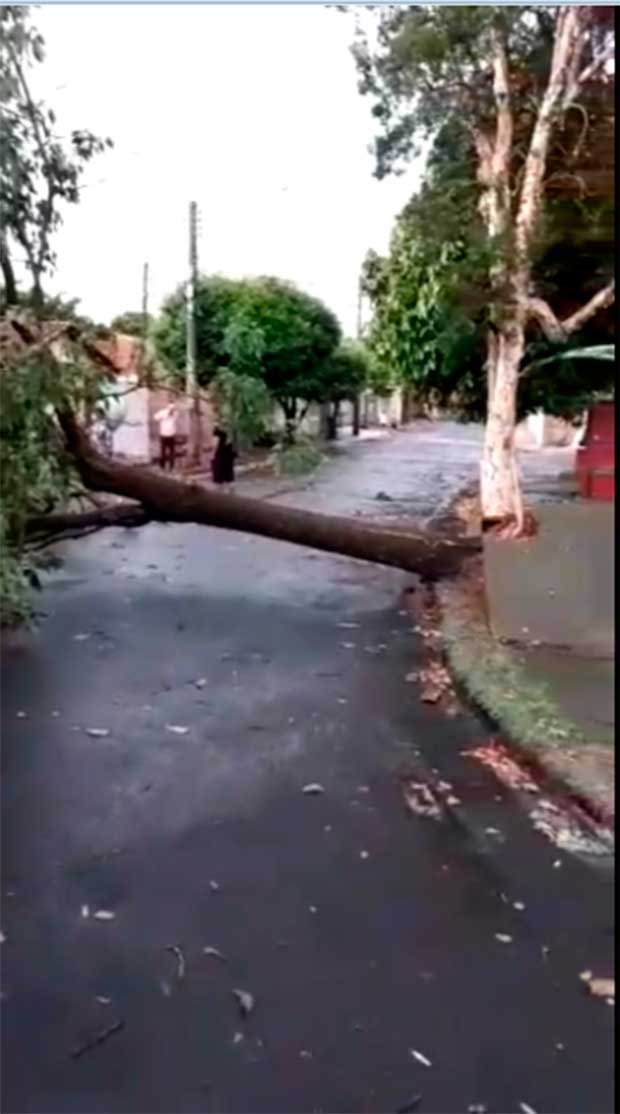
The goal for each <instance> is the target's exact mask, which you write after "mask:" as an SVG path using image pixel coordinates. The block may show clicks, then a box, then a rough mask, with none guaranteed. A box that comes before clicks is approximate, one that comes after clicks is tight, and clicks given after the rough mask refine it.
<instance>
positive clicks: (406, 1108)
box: [396, 1095, 422, 1114]
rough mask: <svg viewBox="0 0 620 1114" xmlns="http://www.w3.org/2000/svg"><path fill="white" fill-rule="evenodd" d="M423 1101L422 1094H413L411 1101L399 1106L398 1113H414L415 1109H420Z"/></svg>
mask: <svg viewBox="0 0 620 1114" xmlns="http://www.w3.org/2000/svg"><path fill="white" fill-rule="evenodd" d="M421 1102H422V1095H413V1097H412V1098H410V1099H409V1102H405V1103H404V1104H403V1105H402V1106H399V1108H398V1110H397V1111H396V1114H414V1111H416V1110H417V1109H418V1107H419V1105H420V1103H421Z"/></svg>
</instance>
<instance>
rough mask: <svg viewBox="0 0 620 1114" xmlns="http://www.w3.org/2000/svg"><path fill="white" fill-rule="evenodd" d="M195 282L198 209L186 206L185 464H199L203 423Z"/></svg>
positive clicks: (196, 277) (193, 204) (191, 205)
mask: <svg viewBox="0 0 620 1114" xmlns="http://www.w3.org/2000/svg"><path fill="white" fill-rule="evenodd" d="M197 283H198V206H197V204H196V202H195V201H190V203H189V280H188V283H187V317H186V334H185V339H186V347H185V394H186V396H187V401H188V409H189V412H190V420H189V428H190V437H189V445H188V450H189V451H188V464H189V465H190V466H191V465H197V466H198V465H200V463H201V457H202V423H201V420H200V392H199V389H198V380H197V377H196V286H197Z"/></svg>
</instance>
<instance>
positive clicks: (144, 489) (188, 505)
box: [27, 412, 479, 580]
mask: <svg viewBox="0 0 620 1114" xmlns="http://www.w3.org/2000/svg"><path fill="white" fill-rule="evenodd" d="M58 420H59V422H60V425H61V427H62V430H63V432H64V435H65V438H66V442H67V448H68V450H69V452H70V453H71V455H72V456H73V458H74V460H75V464H76V467H77V469H78V471H79V473H80V476H81V478H82V481H83V483H84V484H85V486H86V487H87V488H89V489H90V490H91V491H102V492H108V493H109V494H112V495H120V496H123V497H124V498H126V499H130V500H133V501H134V503H136V504H139V507H135V506H133V507H132V506H124V507H113V508H103V509H102V510H100V511H88V512H86V513H85V514H82V515H74V516H71V515H60V516H55V517H56V527H57V530H58V532H59V533H60V534H63V533H64V534H65V536H66V534H67V531H71V529H72V528H74V529H75V528H77V529H79V528H80V525H81V528H82V529H83V530H88V529H90V528H98V527H99V526H111V525H117V526H118V525H143V524H144V522H146V521H149V520H155V521H159V522H194V523H198V524H200V525H204V526H219V527H222V528H224V529H226V530H240V531H243V532H244V533H248V534H258V535H260V536H262V537H266V538H274V539H276V540H278V541H285V542H291V543H293V544H294V545H303V546H308V547H309V548H311V549H319V550H322V551H324V552H327V553H339V554H342V555H343V556H345V557H354V558H358V559H359V560H362V561H372V562H375V563H377V564H381V565H391V566H394V567H396V568H401V569H405V570H406V571H408V572H412V573H416V574H418V575H419V576H421V577H423V578H425V579H427V580H437V579H440V578H442V577H450V576H453V575H455V574H456V573H457V572H458V571H459V569H460V568H461V565H462V562H463V560H464V559H465V558H466V557H468V556H471V554H472V553H474V552H476V551H477V550H478V549H479V542H477V541H475V540H473V539H470V538H462V539H455V540H453V539H450V538H445V537H442V536H440V535H437V534H432V533H429V532H425V531H420V532H419V533H416V534H412V533H405V532H404V531H401V532H400V533H399V532H398V531H397V530H390V529H386V528H382V527H378V526H370V525H365V524H362V523H361V522H359V521H357V520H355V519H351V518H343V517H338V516H335V515H326V514H318V513H315V512H313V511H304V510H299V509H297V508H294V507H282V506H278V505H276V504H274V503H269V502H263V501H261V500H258V499H248V498H244V497H241V496H238V495H224V494H222V493H221V492H219V491H212V490H209V489H207V488H205V487H203V486H201V485H199V484H192V483H185V482H182V481H179V480H175V479H171V478H170V477H168V476H165V475H163V474H159V473H157V472H154V471H153V470H152V469H149V468H146V467H142V466H136V465H127V464H121V463H119V462H118V461H114V460H110V459H109V458H108V457H104V456H102V455H101V454H100V453H98V452H97V451H96V450H95V449H94V448H93V446H92V445H91V443H90V441H89V439H88V437H87V436H86V434H85V433H84V431H83V430H82V429H81V427H80V426H79V424H78V422H77V421H76V419H75V417H74V415H73V414H72V413H69V412H63V413H59V414H58ZM53 525H54V523H53V516H48V517H47V518H46V519H45V518H40V519H39V520H31V522H30V523H29V524H28V529H27V536H29V537H30V538H32V539H35V538H36V537H37V534H38V536H39V537H41V536H46V537H47V538H50V536H51V534H50V526H53ZM52 532H53V531H52ZM46 544H47V543H46Z"/></svg>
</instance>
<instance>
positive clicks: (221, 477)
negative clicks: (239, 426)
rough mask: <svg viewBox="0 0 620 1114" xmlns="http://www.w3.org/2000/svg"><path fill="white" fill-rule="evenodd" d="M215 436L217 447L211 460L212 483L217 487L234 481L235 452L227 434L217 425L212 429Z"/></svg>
mask: <svg viewBox="0 0 620 1114" xmlns="http://www.w3.org/2000/svg"><path fill="white" fill-rule="evenodd" d="M213 435H214V437H216V438H217V448H216V450H215V452H214V454H213V457H212V460H211V475H212V476H213V483H214V484H217V485H218V487H225V488H226V487H229V486H230V485H231V484H234V482H235V458H236V456H237V453H236V452H235V450H234V448H233V446H232V445H231V443H230V441H229V440H228V434H227V433H226V431H225V430H223V429H220V428H219V426H216V428H215V429H214V430H213Z"/></svg>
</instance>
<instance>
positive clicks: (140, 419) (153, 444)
mask: <svg viewBox="0 0 620 1114" xmlns="http://www.w3.org/2000/svg"><path fill="white" fill-rule="evenodd" d="M118 387H119V393H120V392H123V391H127V392H128V393H127V394H125V395H124V396H123V403H124V408H125V417H124V420H123V422H122V423H121V424H120V425H119V427H118V429H116V430H115V432H114V435H113V440H112V451H113V453H114V455H118V456H123V457H127V458H129V459H130V460H143V461H151V460H156V459H157V458H158V456H159V430H158V427H157V423H156V422H155V414H156V413H157V412H158V410H162V409H163V407H164V406H167V405H168V404H169V403H171V402H177V403H180V412H179V419H178V432H179V434H180V435H182V436H185V437H187V436H188V435H189V421H190V416H189V412H188V408H187V406H186V403H185V398H184V397H183V396H182V395H181V396H180V395H179V394H178V392H175V391H170V390H167V389H166V388H163V387H154V388H148V387H139V388H137V389H135V390H128V388H130V387H131V380H128V381H125V380H119V383H118ZM201 421H202V443H203V447H204V449H205V452H210V451H211V447H212V441H213V426H214V424H215V421H214V415H213V409H212V407H211V406H210V404H209V402H208V401H207V400H206V399H203V400H201Z"/></svg>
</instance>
